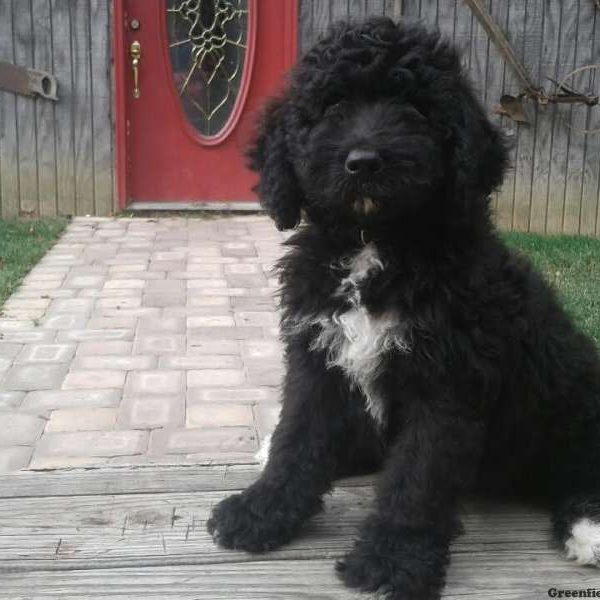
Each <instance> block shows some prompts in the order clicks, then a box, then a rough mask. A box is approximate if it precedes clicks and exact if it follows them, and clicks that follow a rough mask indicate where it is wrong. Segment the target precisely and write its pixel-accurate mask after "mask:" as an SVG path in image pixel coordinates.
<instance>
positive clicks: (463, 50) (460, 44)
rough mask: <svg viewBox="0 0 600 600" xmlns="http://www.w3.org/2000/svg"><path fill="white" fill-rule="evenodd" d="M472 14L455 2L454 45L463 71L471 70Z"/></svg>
mask: <svg viewBox="0 0 600 600" xmlns="http://www.w3.org/2000/svg"><path fill="white" fill-rule="evenodd" d="M473 20H474V17H473V13H472V12H471V9H470V8H469V7H468V6H467V5H466V4H465V3H464V2H462V1H458V2H456V10H455V13H454V45H455V46H456V48H457V50H458V51H459V52H460V55H461V62H462V65H463V68H464V69H465V71H468V70H469V69H470V68H471V32H472V30H473Z"/></svg>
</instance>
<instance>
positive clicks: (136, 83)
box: [129, 40, 142, 99]
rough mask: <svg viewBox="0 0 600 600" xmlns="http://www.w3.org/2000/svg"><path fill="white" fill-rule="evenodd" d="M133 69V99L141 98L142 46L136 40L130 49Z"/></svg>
mask: <svg viewBox="0 0 600 600" xmlns="http://www.w3.org/2000/svg"><path fill="white" fill-rule="evenodd" d="M129 56H131V67H132V68H133V97H134V98H136V99H137V98H139V97H140V62H141V60H142V45H141V44H140V43H139V42H138V41H137V40H135V41H134V42H131V47H130V48H129Z"/></svg>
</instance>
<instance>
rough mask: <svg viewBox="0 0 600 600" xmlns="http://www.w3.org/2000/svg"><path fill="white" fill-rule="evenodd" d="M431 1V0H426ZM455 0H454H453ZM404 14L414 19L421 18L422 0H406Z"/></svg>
mask: <svg viewBox="0 0 600 600" xmlns="http://www.w3.org/2000/svg"><path fill="white" fill-rule="evenodd" d="M425 1H426V2H431V0H425ZM451 1H453V0H451ZM402 16H403V17H405V18H406V19H410V20H412V21H417V20H418V19H420V18H421V0H404V2H403V3H402Z"/></svg>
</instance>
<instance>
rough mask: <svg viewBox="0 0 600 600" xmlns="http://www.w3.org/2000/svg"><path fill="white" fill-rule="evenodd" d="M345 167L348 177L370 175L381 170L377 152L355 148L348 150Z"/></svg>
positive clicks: (379, 157)
mask: <svg viewBox="0 0 600 600" xmlns="http://www.w3.org/2000/svg"><path fill="white" fill-rule="evenodd" d="M345 166H346V172H347V173H349V174H350V175H372V174H373V173H376V172H377V171H379V169H381V166H382V161H381V156H379V152H377V150H368V149H366V148H355V149H354V150H350V153H349V154H348V156H347V158H346V165H345Z"/></svg>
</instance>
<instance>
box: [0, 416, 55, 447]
mask: <svg viewBox="0 0 600 600" xmlns="http://www.w3.org/2000/svg"><path fill="white" fill-rule="evenodd" d="M0 423H2V427H1V428H0V446H23V445H31V444H33V443H35V441H36V440H37V439H38V438H39V437H40V435H41V433H42V431H43V429H44V426H45V425H46V419H44V418H43V417H39V416H37V415H31V414H27V413H18V412H12V411H9V412H6V411H3V412H0Z"/></svg>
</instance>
